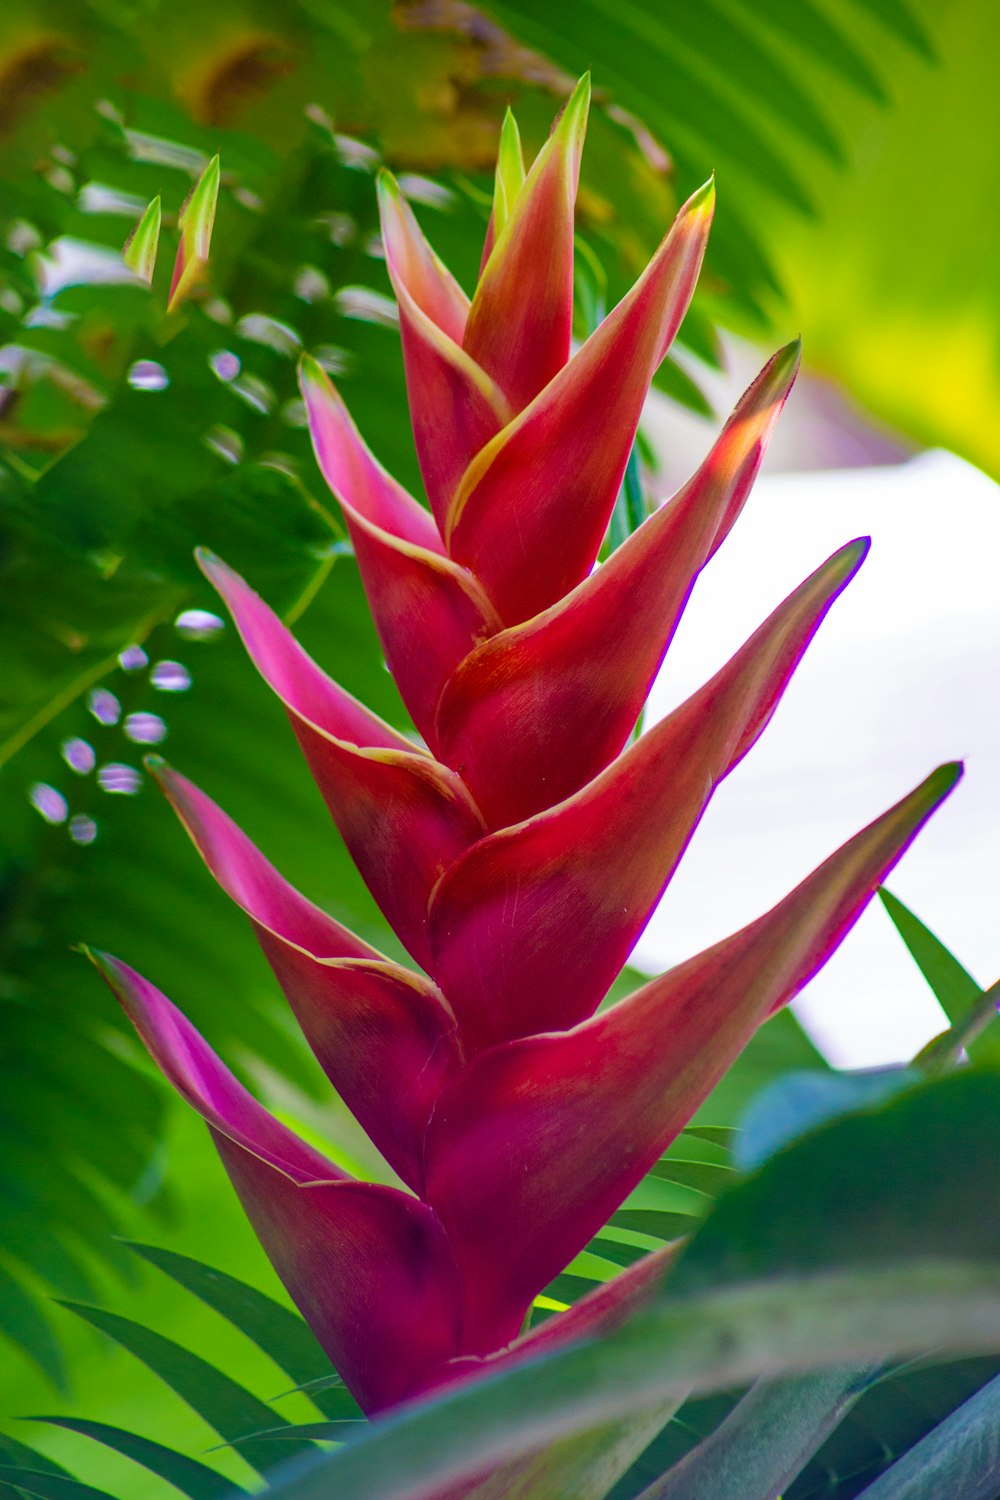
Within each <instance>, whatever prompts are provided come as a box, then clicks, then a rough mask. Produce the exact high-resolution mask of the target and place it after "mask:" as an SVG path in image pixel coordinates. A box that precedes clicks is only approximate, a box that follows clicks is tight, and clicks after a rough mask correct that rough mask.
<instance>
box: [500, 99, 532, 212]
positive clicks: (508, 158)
mask: <svg viewBox="0 0 1000 1500" xmlns="http://www.w3.org/2000/svg"><path fill="white" fill-rule="evenodd" d="M524 176H525V173H524V156H523V154H522V151H521V132H520V131H519V130H518V128H517V121H516V120H515V118H514V112H513V110H512V109H511V107H510V105H509V104H508V106H507V112H506V114H505V115H504V117H503V124H502V126H501V127H500V147H499V150H498V151H497V167H496V177H495V179H494V184H493V230H494V233H495V234H499V233H500V232H501V230H502V229H503V227H504V225H505V224H506V223H507V220H508V219H509V218H510V215H511V210H512V209H513V207H514V203H515V201H516V199H517V196H518V194H519V193H520V191H521V189H522V188H523V186H524Z"/></svg>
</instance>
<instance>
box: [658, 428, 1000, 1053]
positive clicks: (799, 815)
mask: <svg viewBox="0 0 1000 1500" xmlns="http://www.w3.org/2000/svg"><path fill="white" fill-rule="evenodd" d="M720 404H723V403H720ZM779 425H780V424H779ZM699 426H700V424H699ZM701 430H702V432H703V433H704V432H705V429H704V428H703V427H702V429H701ZM701 447H702V451H704V449H705V447H707V442H706V441H704V439H703V441H702V444H701ZM691 467H693V465H692V466H691ZM859 535H870V536H871V537H872V551H871V554H870V556H869V558H868V561H867V562H866V564H865V565H864V567H863V568H862V570H861V573H860V575H859V576H858V577H857V578H856V579H855V581H854V582H853V583H852V584H851V585H850V586H849V587H848V589H847V591H846V592H845V594H844V595H843V596H842V597H841V598H840V599H839V600H838V601H837V602H836V603H835V604H834V606H833V608H832V610H831V612H830V615H829V616H828V618H827V620H826V622H825V623H824V625H823V626H822V627H821V629H820V632H819V634H818V636H817V638H816V640H815V641H814V642H813V645H812V646H811V647H810V649H809V651H808V653H807V655H806V657H805V660H804V661H803V663H802V665H801V667H800V668H799V671H798V673H797V675H796V677H795V680H794V681H793V683H792V685H791V687H790V689H789V691H788V693H787V694H786V696H785V698H784V700H783V701H782V703H781V705H780V706H779V708H778V711H777V713H776V714H775V717H774V719H773V721H772V723H771V724H770V726H769V727H768V728H767V730H766V731H765V733H764V734H763V736H762V738H761V739H760V741H759V742H758V744H757V745H756V746H755V747H754V749H753V750H751V752H750V754H749V755H748V756H747V758H746V759H745V760H744V761H743V763H742V765H740V766H739V767H737V769H736V770H735V771H734V772H733V774H732V776H731V777H730V779H729V780H728V781H727V782H726V783H724V784H723V786H722V787H721V788H720V789H719V791H718V792H717V793H716V796H715V799H714V801H713V803H712V805H711V806H710V808H709V811H708V813H707V815H706V817H705V819H704V821H703V823H702V824H701V827H700V828H699V829H698V831H697V832H696V834H695V836H694V839H693V840H692V843H691V846H690V848H689V850H688V852H687V854H686V855H685V857H684V860H683V862H682V864H681V867H680V869H679V871H678V873H677V875H676V877H675V879H674V881H673V883H672V885H671V888H670V890H669V891H668V893H667V896H666V897H665V899H664V901H663V902H662V904H661V906H660V908H659V909H658V911H657V912H656V914H655V915H654V917H653V920H652V921H651V923H650V925H649V927H648V929H647V931H646V932H645V933H644V935H643V937H642V939H641V940H640V942H639V944H638V946H637V948H636V952H635V955H634V962H635V963H636V964H637V965H638V966H639V967H641V968H643V969H646V970H648V971H650V972H654V971H659V970H661V969H664V968H666V967H669V966H670V965H672V964H674V963H677V962H678V961H680V960H681V959H683V958H685V957H687V956H688V955H689V954H692V953H695V952H697V951H698V950H700V949H701V948H703V947H706V946H708V945H709V944H710V943H712V942H714V941H716V940H717V939H718V938H720V937H723V936H725V935H726V934H727V933H729V932H732V931H734V930H735V929H736V928H738V927H740V926H742V925H743V924H744V923H745V922H747V921H750V920H751V919H752V918H754V917H756V916H758V915H759V914H760V913H761V912H763V911H765V910H766V909H767V908H768V907H770V906H771V905H773V903H774V902H775V901H777V900H778V899H779V898H780V897H781V896H782V895H784V894H785V892H786V891H788V890H790V889H791V888H792V887H793V886H794V885H796V884H797V883H798V881H799V880H801V879H802V878H803V877H804V876H805V875H806V874H807V873H808V872H809V871H810V870H812V869H813V867H814V866H815V865H817V864H819V863H820V862H821V861H822V860H823V859H824V858H825V857H826V856H827V855H828V854H830V853H831V852H832V851H833V850H834V849H835V848H836V847H837V846H838V845H839V844H840V843H842V842H843V841H844V839H846V838H848V837H849V836H850V835H851V834H852V833H854V832H855V831H856V830H857V829H859V828H861V827H862V826H863V825H864V824H865V823H867V822H869V821H870V820H871V819H872V818H873V817H875V816H876V815H877V814H878V813H880V812H882V811H883V810H884V809H885V808H887V807H889V806H890V805H891V804H892V803H893V802H895V801H896V800H897V799H898V798H899V797H900V796H902V795H903V794H904V793H905V792H907V791H909V789H910V788H911V787H912V786H914V785H915V784H916V783H917V782H918V781H920V780H921V779H922V778H923V777H924V776H925V775H926V774H927V773H928V772H929V771H930V770H931V769H932V768H933V767H934V766H936V765H937V764H939V763H940V762H941V761H945V760H953V759H957V758H962V759H964V760H965V763H966V777H965V780H964V781H963V782H962V783H960V785H959V786H958V788H957V789H956V791H955V792H954V793H953V794H952V796H951V798H950V799H949V801H948V802H947V803H946V804H945V806H944V807H943V808H942V809H941V811H940V812H938V813H937V814H936V815H935V817H934V818H933V819H932V820H931V822H930V824H929V825H928V827H927V828H926V829H925V830H924V832H923V833H922V834H921V835H920V836H919V838H918V840H917V841H916V843H915V844H914V846H913V848H912V849H911V850H910V852H909V853H908V854H907V855H906V856H905V857H904V859H903V861H902V863H901V864H900V865H899V867H898V868H897V870H896V871H895V872H894V873H893V875H892V877H891V878H890V880H889V882H888V884H889V887H890V889H891V890H892V891H893V892H894V893H895V894H897V895H898V896H899V897H900V899H901V900H902V901H905V902H906V904H907V905H908V906H911V907H912V908H913V909H914V911H915V912H916V913H917V915H918V916H919V917H921V919H922V920H923V921H925V922H926V923H927V925H928V926H929V927H930V928H931V929H932V930H933V931H934V932H936V933H937V935H938V936H939V937H940V938H941V939H942V941H943V942H945V943H946V944H947V945H948V947H950V948H951V949H952V951H953V952H954V953H955V955H956V957H958V958H959V959H960V960H961V961H962V962H963V963H964V964H965V966H966V968H968V969H969V970H970V971H971V973H972V974H973V975H974V977H975V978H976V979H977V980H978V981H979V983H981V984H983V985H986V984H989V983H991V982H992V981H993V980H994V979H996V978H997V976H998V974H1000V488H998V487H997V486H996V485H995V484H993V482H992V481H991V480H989V479H988V478H986V477H985V476H984V475H983V474H981V473H980V472H979V471H978V470H976V469H973V468H971V467H970V466H969V465H967V464H965V463H963V462H962V461H961V460H960V459H958V458H955V457H953V456H952V455H950V454H946V453H940V452H934V453H927V454H923V455H921V456H919V457H917V458H913V459H910V460H909V461H908V462H905V463H892V464H887V465H882V466H880V467H873V468H843V469H836V470H826V471H816V470H814V471H812V472H804V473H788V472H785V473H774V472H773V471H772V472H770V473H767V474H765V476H764V477H763V478H762V479H760V480H759V481H758V484H757V486H756V487H755V490H754V492H753V494H752V495H751V497H750V500H749V502H748V505H747V507H746V510H745V512H744V514H743V516H742V517H741V519H740V520H739V522H738V523H737V525H736V527H735V529H734V531H733V533H732V534H731V536H730V537H729V539H728V540H727V542H726V544H725V546H724V547H723V548H722V549H721V550H720V552H719V554H718V555H717V557H716V558H715V559H714V560H713V561H712V562H711V564H710V565H709V567H708V568H707V569H706V570H705V572H704V574H703V575H702V577H701V579H700V580H699V582H698V584H697V585H696V588H695V591H694V594H693V597H692V599H691V602H690V604H689V606H688V610H687V613H686V615H685V617H684V619H683V621H682V623H681V626H680V629H679V631H678V634H677V637H676V640H675V642H674V645H673V647H672V649H671V651H670V654H669V656H668V660H667V664H666V666H665V668H664V670H663V672H662V673H661V674H660V677H659V679H658V680H657V682H656V684H655V686H654V689H653V693H652V697H651V700H650V709H649V713H648V716H647V722H652V721H653V720H655V719H656V718H658V717H661V716H662V715H663V714H664V713H666V712H668V711H669V710H670V709H671V708H672V707H674V706H675V705H676V704H677V703H678V702H680V701H682V700H683V699H684V698H685V697H686V696H687V695H688V694H689V693H690V692H692V691H693V690H694V689H695V688H697V687H698V686H700V684H701V683H702V682H704V681H705V680H706V678H708V677H709V676H710V675H711V674H712V673H713V672H714V671H716V670H717V669H718V667H719V666H721V665H722V663H723V662H724V661H725V660H726V659H727V658H728V657H729V656H731V655H732V653H733V651H734V650H735V649H736V648H737V647H738V646H739V645H741V644H742V642H743V641H744V640H745V639H746V637H747V636H748V635H750V634H751V632H752V631H753V630H754V629H755V628H756V627H757V625H759V624H760V623H761V621H762V620H763V619H764V618H765V617H766V616H767V614H769V613H770V611H771V610H772V609H773V608H774V607H775V606H776V605H777V604H778V603H779V602H780V601H781V600H782V599H783V598H784V597H785V595H786V594H788V593H790V592H791V590H792V589H793V588H794V587H795V586H796V585H797V584H798V583H799V582H801V580H802V579H803V578H804V577H805V576H806V575H807V574H808V573H810V572H811V571H812V570H813V569H814V568H815V567H817V566H818V564H819V563H821V562H822V561H823V559H824V558H825V557H827V556H828V555H829V554H830V553H831V552H833V551H834V550H835V549H836V548H837V547H839V546H840V545H841V544H842V543H844V542H846V541H849V540H850V539H851V538H852V537H855V536H859ZM797 1011H798V1014H799V1016H800V1019H801V1020H802V1022H803V1024H804V1025H805V1026H806V1029H807V1030H808V1031H809V1033H810V1035H811V1036H812V1037H813V1039H814V1040H815V1041H816V1042H817V1044H818V1045H819V1046H820V1047H821V1048H822V1050H823V1051H824V1053H825V1054H826V1055H827V1057H829V1059H830V1060H831V1062H833V1063H835V1064H836V1065H838V1066H844V1067H867V1066H874V1065H877V1064H882V1063H888V1062H895V1061H902V1060H905V1059H907V1058H909V1057H910V1056H912V1055H913V1053H914V1052H916V1051H917V1050H918V1049H919V1047H920V1046H921V1045H922V1044H923V1043H924V1042H925V1041H927V1040H928V1039H929V1038H930V1037H931V1036H933V1035H934V1034H935V1033H936V1032H937V1031H940V1030H941V1029H942V1024H943V1017H942V1014H941V1012H940V1009H939V1007H938V1005H937V1002H936V1001H935V1000H934V999H933V997H932V995H931V993H930V991H929V990H928V988H927V986H926V984H925V983H924V981H923V979H922V978H921V976H920V974H919V972H918V970H917V969H916V967H915V966H914V964H913V962H912V960H911V959H910V957H909V955H908V954H907V952H906V950H905V949H904V947H903V945H902V942H901V941H900V939H899V938H898V936H897V935H896V933H895V930H894V929H893V928H892V926H891V923H890V922H889V919H888V917H887V916H886V914H885V913H884V912H883V911H882V909H881V907H880V906H879V905H878V903H876V904H875V905H873V906H872V907H871V908H869V910H868V912H867V913H866V914H865V916H864V917H863V918H862V920H861V922H860V923H859V924H858V926H857V927H856V928H855V930H854V932H853V933H852V934H851V936H850V937H849V938H848V939H847V941H846V942H845V943H844V945H843V947H842V948H841V950H840V952H839V953H838V954H837V955H836V956H835V958H834V959H833V960H832V961H831V963H830V964H829V965H828V966H827V968H826V969H825V970H824V971H823V972H822V973H821V974H820V975H819V976H818V977H817V978H816V979H814V980H813V982H812V983H811V984H810V986H809V987H808V989H807V991H806V992H805V994H804V995H803V997H802V999H801V1000H800V1001H798V1002H797Z"/></svg>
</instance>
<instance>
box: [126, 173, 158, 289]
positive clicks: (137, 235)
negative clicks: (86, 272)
mask: <svg viewBox="0 0 1000 1500" xmlns="http://www.w3.org/2000/svg"><path fill="white" fill-rule="evenodd" d="M160 220H161V211H160V199H159V195H157V196H156V197H155V198H154V199H153V201H152V202H151V203H150V204H149V205H148V206H147V208H146V211H145V213H144V214H143V216H142V218H141V219H140V220H139V222H138V224H137V225H136V226H135V228H134V229H133V230H132V233H131V234H130V235H129V237H128V239H127V240H126V241H125V244H124V245H123V247H122V259H123V260H124V262H125V264H126V265H127V266H128V268H129V270H131V271H134V272H135V274H136V275H137V276H141V277H142V279H143V281H145V282H146V284H147V285H148V284H149V283H150V282H151V281H152V280H153V271H154V270H155V268H156V252H157V249H158V247H159V243H160Z"/></svg>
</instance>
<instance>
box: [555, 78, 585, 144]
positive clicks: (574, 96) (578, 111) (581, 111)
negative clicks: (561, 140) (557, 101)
mask: <svg viewBox="0 0 1000 1500" xmlns="http://www.w3.org/2000/svg"><path fill="white" fill-rule="evenodd" d="M589 110H590V74H589V72H588V73H584V75H583V77H582V78H581V79H580V80H579V82H578V83H577V85H576V87H575V88H574V90H573V92H572V93H571V94H570V96H569V98H568V99H567V100H566V103H565V105H564V106H563V111H562V114H561V115H560V116H559V122H558V124H557V125H556V132H557V133H558V134H559V135H568V136H571V137H572V136H576V135H580V136H582V135H583V132H584V131H585V130H586V128H587V115H588V113H589Z"/></svg>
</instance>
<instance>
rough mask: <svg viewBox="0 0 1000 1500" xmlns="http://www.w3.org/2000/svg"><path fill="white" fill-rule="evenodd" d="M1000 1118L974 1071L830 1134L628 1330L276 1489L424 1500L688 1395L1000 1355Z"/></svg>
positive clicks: (420, 1412)
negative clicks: (931, 1351)
mask: <svg viewBox="0 0 1000 1500" xmlns="http://www.w3.org/2000/svg"><path fill="white" fill-rule="evenodd" d="M998 1106H1000V1078H998V1077H997V1076H996V1075H993V1074H989V1073H986V1074H974V1073H968V1072H966V1073H964V1074H960V1075H956V1076H953V1077H950V1078H948V1079H945V1080H943V1081H940V1082H937V1083H934V1084H932V1085H925V1086H921V1087H919V1088H916V1089H913V1090H911V1091H909V1092H908V1093H906V1094H904V1095H901V1096H897V1097H896V1098H895V1099H893V1100H892V1101H890V1102H889V1103H888V1104H887V1105H885V1106H884V1107H883V1108H882V1109H881V1110H878V1111H868V1112H863V1113H861V1114H858V1115H853V1116H847V1117H845V1118H843V1119H840V1120H837V1121H835V1122H833V1123H832V1124H829V1125H826V1126H824V1127H823V1128H822V1129H820V1130H818V1131H816V1132H815V1133H813V1134H812V1135H810V1136H808V1137H807V1138H806V1139H804V1140H803V1141H801V1142H799V1143H797V1144H796V1145H793V1146H792V1147H790V1148H789V1149H788V1150H787V1151H785V1152H784V1153H782V1154H781V1155H779V1156H778V1157H775V1158H773V1159H772V1161H770V1162H769V1163H768V1164H767V1165H766V1166H765V1167H764V1168H763V1169H761V1171H760V1172H758V1173H757V1174H756V1175H755V1176H754V1177H752V1178H749V1179H747V1181H746V1182H744V1183H743V1184H741V1185H740V1186H738V1187H737V1188H735V1189H734V1190H733V1191H732V1192H730V1193H728V1194H727V1195H726V1196H725V1197H724V1198H723V1199H722V1200H721V1201H720V1203H719V1205H718V1207H717V1209H716V1210H715V1212H714V1213H713V1214H712V1215H711V1216H710V1218H709V1219H708V1221H707V1222H706V1224H705V1226H704V1227H703V1229H702V1230H701V1231H700V1232H699V1234H697V1235H696V1236H695V1238H694V1239H693V1241H692V1243H691V1246H690V1249H689V1250H688V1252H687V1254H686V1255H685V1256H684V1257H683V1258H682V1260H681V1262H680V1264H679V1266H678V1268H677V1270H676V1272H675V1273H674V1274H673V1275H672V1276H671V1277H668V1279H667V1282H666V1284H665V1286H664V1288H663V1290H662V1292H661V1294H660V1295H659V1296H658V1298H657V1299H656V1300H655V1301H654V1302H653V1303H652V1304H650V1305H649V1306H647V1307H646V1308H645V1309H643V1310H641V1311H640V1312H639V1313H637V1314H635V1315H634V1316H633V1317H632V1318H631V1319H630V1320H629V1321H628V1322H627V1323H626V1324H625V1325H624V1326H623V1327H622V1328H620V1329H619V1330H617V1331H616V1332H614V1333H612V1334H610V1335H607V1336H606V1337H604V1338H603V1339H600V1340H598V1341H595V1342H590V1343H584V1344H581V1345H579V1346H575V1347H570V1348H567V1349H564V1350H561V1351H559V1352H558V1353H554V1354H552V1355H550V1356H549V1357H547V1358H546V1359H544V1360H539V1361H535V1362H533V1363H530V1364H527V1365H522V1366H520V1367H515V1368H512V1369H509V1370H507V1371H504V1372H503V1373H498V1374H495V1375H493V1376H491V1377H489V1378H488V1379H483V1380H481V1381H478V1382H476V1383H474V1384H472V1385H469V1386H465V1387H461V1388H459V1389H458V1390H456V1391H454V1392H450V1393H447V1394H446V1395H444V1396H442V1397H441V1398H439V1399H438V1400H436V1401H431V1402H428V1403H425V1404H423V1405H421V1406H420V1407H418V1408H416V1409H414V1410H413V1411H410V1412H403V1413H400V1414H398V1415H396V1416H393V1417H389V1418H387V1419H386V1420H385V1421H383V1422H381V1423H380V1424H379V1425H378V1426H377V1428H374V1429H372V1431H371V1432H370V1434H369V1435H366V1436H365V1437H364V1438H362V1439H360V1440H357V1441H355V1442H354V1443H352V1444H350V1445H349V1446H347V1447H345V1448H343V1449H342V1450H340V1451H339V1452H338V1453H336V1454H334V1455H332V1456H330V1457H327V1458H323V1459H318V1458H317V1459H312V1460H310V1461H309V1463H308V1466H307V1467H304V1468H300V1469H299V1470H297V1471H296V1470H295V1469H293V1470H291V1471H290V1473H289V1476H288V1478H287V1479H285V1480H284V1481H283V1482H281V1483H276V1484H274V1485H273V1487H272V1492H273V1493H274V1494H275V1495H280V1496H281V1497H282V1500H286V1497H287V1500H311V1497H312V1496H313V1495H316V1496H320V1495H326V1494H328V1493H329V1492H330V1491H331V1490H332V1489H336V1488H337V1487H338V1486H339V1487H341V1489H342V1491H343V1492H345V1493H358V1494H364V1495H365V1496H366V1497H367V1500H389V1497H404V1496H405V1497H408V1500H417V1497H419V1496H421V1495H427V1494H430V1493H432V1492H433V1487H434V1486H435V1485H443V1484H445V1483H449V1482H451V1481H453V1480H456V1479H457V1478H459V1477H460V1476H462V1475H466V1474H471V1473H473V1472H475V1471H476V1469H477V1468H479V1467H481V1466H483V1465H485V1464H488V1463H489V1462H491V1461H496V1460H498V1459H500V1458H503V1459H505V1460H507V1459H510V1458H512V1457H514V1456H515V1455H516V1454H518V1453H523V1452H525V1451H527V1450H530V1449H531V1448H533V1447H536V1446H538V1445H539V1444H541V1443H545V1442H551V1441H553V1440H555V1439H556V1438H557V1437H561V1436H566V1435H568V1434H572V1433H581V1432H585V1431H587V1430H588V1429H590V1428H591V1427H593V1426H595V1425H599V1424H601V1423H606V1422H608V1421H613V1420H617V1419H621V1418H624V1417H626V1416H628V1415H629V1414H630V1413H634V1412H635V1411H637V1410H641V1409H642V1408H643V1406H644V1405H647V1406H648V1405H652V1404H654V1403H655V1402H656V1401H658V1400H660V1399H662V1398H665V1397H666V1396H667V1395H668V1394H669V1393H670V1392H671V1391H673V1392H676V1393H683V1392H685V1391H686V1390H687V1389H689V1388H690V1387H691V1386H696V1387H698V1388H700V1389H703V1390H708V1389H712V1388H715V1389H721V1390H725V1389H726V1388H727V1387H731V1386H733V1385H735V1384H738V1383H740V1382H741V1381H746V1380H747V1379H748V1378H751V1377H753V1376H758V1375H766V1376H768V1377H774V1376H777V1375H780V1374H783V1373H791V1372H794V1371H796V1370H798V1369H802V1368H805V1367H807V1366H809V1365H815V1363H816V1362H817V1361H818V1360H821V1361H822V1362H823V1363H824V1364H829V1365H846V1364H849V1363H855V1362H856V1363H858V1364H867V1363H870V1362H871V1361H872V1360H874V1359H876V1358H878V1357H882V1356H885V1355H888V1354H893V1353H903V1352H907V1351H909V1352H914V1353H916V1352H919V1351H920V1350H921V1349H923V1348H926V1347H928V1346H935V1347H938V1348H940V1349H951V1350H960V1349H963V1348H964V1349H966V1350H968V1349H971V1348H973V1347H976V1346H978V1347H979V1348H988V1347H990V1346H991V1345H992V1346H993V1347H997V1346H998V1345H1000V1280H998V1278H997V1272H996V1259H995V1258H996V1254H997V1250H998V1248H1000V1219H998V1218H997V1213H996V1205H995V1204H994V1203H992V1202H991V1201H990V1200H989V1198H986V1199H985V1200H984V1196H983V1193H982V1187H981V1184H982V1181H983V1173H984V1172H988V1170H989V1162H990V1160H991V1159H992V1154H993V1153H994V1152H995V1151H996V1149H997V1148H998V1147H1000V1134H998V1132H1000V1115H998V1114H997V1113H996V1111H997V1108H998Z"/></svg>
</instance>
